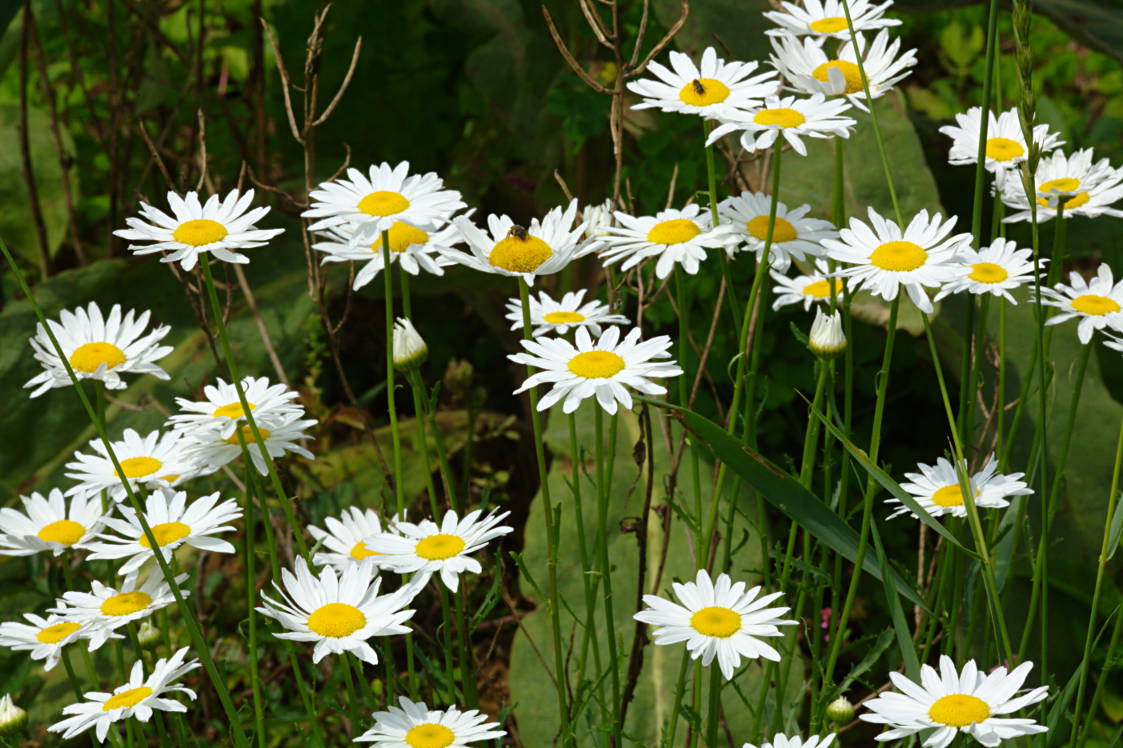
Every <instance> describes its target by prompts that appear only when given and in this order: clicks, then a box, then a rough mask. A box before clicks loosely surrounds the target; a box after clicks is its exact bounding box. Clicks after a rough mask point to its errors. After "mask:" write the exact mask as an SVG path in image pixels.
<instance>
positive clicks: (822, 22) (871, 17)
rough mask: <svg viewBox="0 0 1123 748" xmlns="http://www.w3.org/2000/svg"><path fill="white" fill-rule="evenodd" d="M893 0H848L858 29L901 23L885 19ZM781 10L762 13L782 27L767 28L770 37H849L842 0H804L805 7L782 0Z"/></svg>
mask: <svg viewBox="0 0 1123 748" xmlns="http://www.w3.org/2000/svg"><path fill="white" fill-rule="evenodd" d="M892 4H893V2H892V0H887V2H884V3H881V4H875V3H873V2H871V1H870V0H849V2H847V3H846V5H848V6H849V9H850V20H851V22H852V23H853V25H854V30H855V31H871V30H873V29H880V28H885V27H886V26H899V25H900V23H901V22H900V21H899V20H897V19H896V18H886V17H884V13H885V11H886V9H888V8H889V6H891V5H892ZM780 6H781V7H782V8H783V10H782V11H779V10H770V11H765V12H764V13H763V14H762V15H763V16H764V17H765V18H767V19H768V20H770V21H772V22H773V23H775V24H777V25H778V26H779V27H780V28H777V29H768V30H767V31H765V32H764V33H766V34H768V35H769V36H810V37H812V38H813V39H815V40H816V41H818V42H820V43H822V42H823V41H825V40H826V39H828V38H834V39H843V40H849V39H850V25H849V24H847V23H846V8H845V7H844V6H843V2H842V0H803V5H802V7H801V6H799V5H797V4H795V3H790V2H787V1H786V0H785V1H784V2H781V3H780Z"/></svg>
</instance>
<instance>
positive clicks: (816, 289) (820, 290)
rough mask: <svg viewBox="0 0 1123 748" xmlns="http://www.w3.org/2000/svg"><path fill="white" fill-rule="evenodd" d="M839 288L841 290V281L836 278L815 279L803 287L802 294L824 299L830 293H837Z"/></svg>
mask: <svg viewBox="0 0 1123 748" xmlns="http://www.w3.org/2000/svg"><path fill="white" fill-rule="evenodd" d="M840 290H842V281H840V280H838V279H833V280H830V281H826V280H817V281H812V282H811V283H808V284H807V285H806V286H804V287H803V295H804V296H811V297H812V298H816V299H825V298H827V297H828V296H830V295H831V294H832V293H834V294H837V293H838V292H839V291H840Z"/></svg>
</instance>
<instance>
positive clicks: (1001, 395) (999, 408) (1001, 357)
mask: <svg viewBox="0 0 1123 748" xmlns="http://www.w3.org/2000/svg"><path fill="white" fill-rule="evenodd" d="M994 422H995V425H994V433H995V441H994V451H995V452H996V453H997V454H998V455H999V457H1001V456H1002V454H1003V453H1004V450H1003V445H1004V444H1005V438H1006V432H1005V431H1004V430H1003V427H1004V426H1005V425H1006V302H1005V301H1002V302H1000V303H999V304H998V398H997V402H996V404H995V409H994Z"/></svg>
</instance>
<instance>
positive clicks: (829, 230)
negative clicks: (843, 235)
mask: <svg viewBox="0 0 1123 748" xmlns="http://www.w3.org/2000/svg"><path fill="white" fill-rule="evenodd" d="M771 207H772V197H771V196H770V195H766V194H765V193H763V192H742V193H741V194H740V195H736V196H732V197H727V198H725V199H724V200H722V201H721V202H720V203H718V206H717V209H718V213H719V214H720V215H721V219H722V221H723V222H729V223H731V224H732V225H733V231H734V235H735V236H736V237H737V238H738V239H739V240H740V241H742V242H744V244H745V246H746V247H747V248H748V250H749V251H751V252H755V253H756V256H757V260H758V261H759V260H760V259H761V257H762V255H763V254H764V244H765V242H766V240H767V239H768V226H769V223H770V221H769V216H770V214H771ZM810 212H811V206H810V205H801V206H799V207H798V208H795V209H791V208H788V206H787V205H785V204H784V203H781V202H777V203H776V220H775V222H774V223H773V225H772V245H771V246H770V247H769V249H768V262H769V264H770V265H771V266H772V267H774V268H776V269H777V270H781V271H784V270H787V269H788V266H790V265H791V261H792V259H793V258H794V259H796V260H804V259H806V258H807V257H808V256H810V257H818V256H820V255H822V254H823V246H822V244H820V242H822V241H823V239H833V238H835V237H837V236H838V232H837V231H836V230H835V228H834V224H832V223H831V222H830V221H824V220H821V219H819V218H807V214H808V213H810Z"/></svg>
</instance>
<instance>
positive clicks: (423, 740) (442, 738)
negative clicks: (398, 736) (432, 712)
mask: <svg viewBox="0 0 1123 748" xmlns="http://www.w3.org/2000/svg"><path fill="white" fill-rule="evenodd" d="M455 739H456V735H454V734H453V732H452V730H450V729H448V728H447V727H445V726H444V725H438V724H437V723H436V722H425V723H423V724H420V725H417V726H415V727H411V728H410V730H409V732H407V733H406V737H405V741H406V745H408V746H410V748H447V747H448V746H450V745H452V741H453V740H455Z"/></svg>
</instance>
